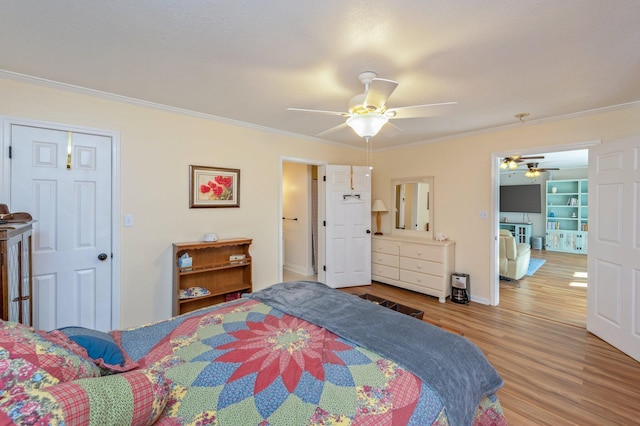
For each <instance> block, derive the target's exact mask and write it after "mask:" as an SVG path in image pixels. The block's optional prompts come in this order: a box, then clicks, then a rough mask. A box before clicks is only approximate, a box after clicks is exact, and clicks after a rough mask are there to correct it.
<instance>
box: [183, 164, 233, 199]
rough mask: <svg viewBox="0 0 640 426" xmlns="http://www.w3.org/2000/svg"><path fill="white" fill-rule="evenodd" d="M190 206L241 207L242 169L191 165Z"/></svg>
mask: <svg viewBox="0 0 640 426" xmlns="http://www.w3.org/2000/svg"><path fill="white" fill-rule="evenodd" d="M189 174H190V176H191V179H190V180H189V208H190V209H193V208H207V207H240V170H238V169H225V168H221V167H206V166H189Z"/></svg>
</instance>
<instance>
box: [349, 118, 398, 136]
mask: <svg viewBox="0 0 640 426" xmlns="http://www.w3.org/2000/svg"><path fill="white" fill-rule="evenodd" d="M387 121H389V118H388V117H387V116H385V115H383V114H375V113H369V114H356V115H352V116H351V117H349V118H348V119H347V126H349V127H351V128H352V129H353V131H354V132H356V134H357V135H358V136H360V137H361V138H365V139H366V140H367V142H368V141H369V140H368V138H372V137H374V136H375V135H377V134H378V132H379V131H380V129H382V126H384V125H385V124H387Z"/></svg>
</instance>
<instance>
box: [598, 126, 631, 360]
mask: <svg viewBox="0 0 640 426" xmlns="http://www.w3.org/2000/svg"><path fill="white" fill-rule="evenodd" d="M639 204H640V136H636V137H633V138H630V139H625V140H622V141H618V142H613V143H606V144H602V145H599V146H596V147H593V148H590V149H589V238H588V241H589V243H588V244H589V260H588V274H589V278H588V292H587V330H589V331H590V332H592V333H593V334H595V335H596V336H598V337H600V338H601V339H603V340H605V341H606V342H608V343H610V344H611V345H613V346H615V347H617V348H618V349H620V350H621V351H623V352H625V353H626V354H628V355H630V356H631V357H633V358H635V359H637V360H639V361H640V206H639Z"/></svg>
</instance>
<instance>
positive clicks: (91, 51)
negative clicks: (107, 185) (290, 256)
mask: <svg viewBox="0 0 640 426" xmlns="http://www.w3.org/2000/svg"><path fill="white" fill-rule="evenodd" d="M639 23H640V1H638V0H607V1H605V0H561V1H558V0H527V1H522V0H509V1H505V0H482V1H478V0H456V1H452V0H413V1H412V0H394V1H389V0H385V1H380V0H367V1H348V2H345V1H339V0H325V1H311V0H270V1H256V0H217V1H215V2H213V1H210V0H189V1H181V2H172V1H158V0H136V1H130V0H117V1H113V0H91V1H81V0H75V1H74V0H57V1H49V0H32V1H8V0H7V1H3V2H2V5H1V6H0V53H1V54H0V70H5V72H2V73H0V76H5V77H15V78H22V76H21V75H27V76H33V77H38V78H42V79H46V80H51V81H55V82H61V83H65V84H69V85H74V86H79V87H83V88H89V89H93V90H97V91H101V92H107V93H111V94H116V95H121V96H126V97H130V98H135V99H140V100H144V101H148V102H153V103H158V104H164V105H168V106H172V107H177V108H182V109H186V110H190V111H195V112H198V113H203V114H210V115H213V116H217V117H221V118H224V119H230V120H237V121H241V122H246V123H250V124H251V125H256V126H262V127H267V128H272V129H276V130H278V131H284V132H291V133H295V134H300V135H307V136H309V137H314V136H315V135H316V134H318V133H319V132H321V131H323V130H325V129H328V128H330V127H333V126H336V125H338V124H340V123H341V122H342V121H343V120H344V119H343V118H341V117H337V116H325V115H316V114H309V113H301V112H293V111H287V110H286V108H287V107H298V108H312V109H322V110H333V111H344V110H346V108H347V102H348V100H349V99H350V98H351V97H352V96H354V95H356V94H359V93H361V92H362V91H363V86H362V85H361V83H360V82H359V81H358V79H357V75H358V74H359V73H360V72H361V71H367V70H372V71H376V72H377V73H378V74H379V76H380V77H383V78H388V79H392V80H396V81H398V82H399V86H398V88H397V89H396V91H395V92H394V94H393V95H392V96H391V98H390V100H389V102H388V106H389V107H397V106H404V105H416V104H425V103H439V102H449V101H456V102H458V105H457V107H456V109H455V111H454V113H452V114H450V115H447V116H441V117H430V118H412V119H404V120H395V121H394V124H396V125H397V126H398V127H400V128H401V129H402V130H403V132H402V133H400V134H397V135H395V136H394V137H387V136H385V135H384V134H380V135H378V136H376V137H375V138H374V140H373V142H374V149H380V148H385V147H392V146H397V145H401V144H407V143H413V142H419V141H429V140H434V139H440V138H446V137H449V136H452V135H458V134H463V133H469V132H478V131H482V130H485V129H491V128H496V127H501V126H508V125H518V120H517V119H516V118H515V117H514V115H515V114H518V113H521V112H529V113H530V116H529V117H527V118H526V120H541V119H547V118H552V117H558V116H562V115H566V114H574V113H580V112H584V111H590V110H594V109H601V108H607V107H612V106H617V105H622V104H627V103H632V102H638V100H640V78H639V76H640V42H639V41H640V24H639ZM13 73H16V74H18V75H14V74H13ZM324 139H326V140H330V141H333V142H338V143H345V144H353V145H361V144H362V140H361V139H360V138H358V137H357V136H356V135H355V134H354V133H353V132H352V131H351V129H349V128H345V129H343V130H342V131H340V132H338V133H334V134H330V135H328V136H325V137H324Z"/></svg>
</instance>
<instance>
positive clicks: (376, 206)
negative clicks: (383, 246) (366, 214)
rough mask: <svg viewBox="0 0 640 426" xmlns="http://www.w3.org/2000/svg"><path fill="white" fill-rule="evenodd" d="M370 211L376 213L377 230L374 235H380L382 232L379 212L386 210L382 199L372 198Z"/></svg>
mask: <svg viewBox="0 0 640 426" xmlns="http://www.w3.org/2000/svg"><path fill="white" fill-rule="evenodd" d="M371 211H372V212H375V213H376V228H377V230H376V233H375V235H382V232H380V213H382V212H386V211H388V210H387V207H386V206H385V205H384V203H383V202H382V200H374V202H373V206H371Z"/></svg>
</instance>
